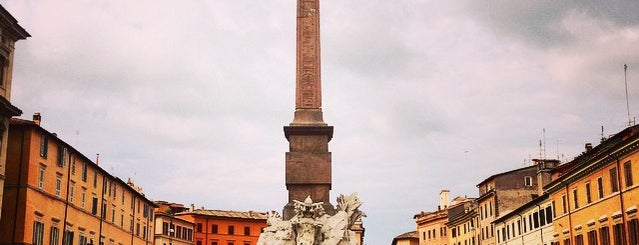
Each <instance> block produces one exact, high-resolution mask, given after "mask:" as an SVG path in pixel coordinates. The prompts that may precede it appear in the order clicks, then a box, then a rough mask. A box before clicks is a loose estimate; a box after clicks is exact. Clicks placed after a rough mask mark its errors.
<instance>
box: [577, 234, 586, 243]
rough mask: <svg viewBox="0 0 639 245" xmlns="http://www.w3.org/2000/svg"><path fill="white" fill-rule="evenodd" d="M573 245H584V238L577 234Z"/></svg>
mask: <svg viewBox="0 0 639 245" xmlns="http://www.w3.org/2000/svg"><path fill="white" fill-rule="evenodd" d="M575 245H584V236H583V235H581V234H579V235H576V236H575Z"/></svg>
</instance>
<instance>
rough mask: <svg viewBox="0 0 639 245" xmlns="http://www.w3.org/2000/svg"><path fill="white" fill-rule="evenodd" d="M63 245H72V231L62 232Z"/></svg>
mask: <svg viewBox="0 0 639 245" xmlns="http://www.w3.org/2000/svg"><path fill="white" fill-rule="evenodd" d="M62 240H63V241H64V245H73V231H70V230H66V231H65V232H64V239H62Z"/></svg>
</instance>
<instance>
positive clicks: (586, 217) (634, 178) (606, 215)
mask: <svg viewBox="0 0 639 245" xmlns="http://www.w3.org/2000/svg"><path fill="white" fill-rule="evenodd" d="M638 151H639V126H633V127H629V128H626V129H625V130H623V131H621V132H619V133H617V134H616V135H614V136H612V137H611V138H609V139H607V140H604V141H603V142H602V143H601V144H600V145H598V146H597V147H595V148H592V147H591V146H590V145H589V144H587V145H586V151H585V152H584V153H583V154H582V155H580V156H578V157H577V158H575V159H574V160H573V161H571V162H569V163H566V164H564V165H561V166H559V167H558V168H557V169H556V170H555V173H554V176H556V177H555V178H553V179H554V180H553V182H551V183H550V184H548V185H547V186H545V190H546V192H547V193H548V194H549V195H550V199H551V200H552V204H553V206H554V208H553V209H554V210H555V219H554V221H553V228H554V232H555V233H554V237H555V238H556V239H555V240H556V242H555V243H554V244H566V245H567V244H575V245H581V244H589V245H593V244H600V245H607V244H614V245H620V244H637V243H638V240H639V239H638V236H639V220H638V218H637V206H638V205H639V188H637V187H638V186H639V185H637V183H638V182H639V176H638V175H639V173H638V171H639V154H637V153H638Z"/></svg>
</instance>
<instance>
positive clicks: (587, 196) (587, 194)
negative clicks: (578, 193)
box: [586, 182, 592, 203]
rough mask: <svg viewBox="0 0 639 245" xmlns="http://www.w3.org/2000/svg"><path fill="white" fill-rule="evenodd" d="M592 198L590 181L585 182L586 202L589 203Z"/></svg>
mask: <svg viewBox="0 0 639 245" xmlns="http://www.w3.org/2000/svg"><path fill="white" fill-rule="evenodd" d="M591 202H592V198H591V197H590V182H587V183H586V203H591Z"/></svg>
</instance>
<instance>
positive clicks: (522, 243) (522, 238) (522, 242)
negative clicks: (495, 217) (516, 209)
mask: <svg viewBox="0 0 639 245" xmlns="http://www.w3.org/2000/svg"><path fill="white" fill-rule="evenodd" d="M517 215H519V222H521V220H522V219H521V218H522V216H521V213H517ZM520 224H521V223H520ZM523 225H524V226H525V225H526V224H525V223H524V224H523ZM517 228H519V235H520V236H521V245H524V235H525V232H524V234H522V233H521V231H522V230H521V227H517Z"/></svg>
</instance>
